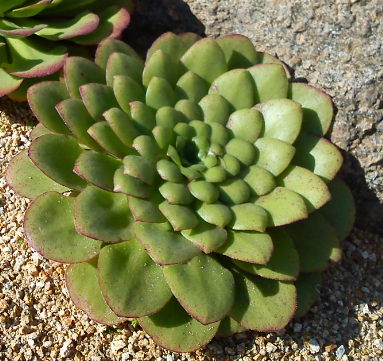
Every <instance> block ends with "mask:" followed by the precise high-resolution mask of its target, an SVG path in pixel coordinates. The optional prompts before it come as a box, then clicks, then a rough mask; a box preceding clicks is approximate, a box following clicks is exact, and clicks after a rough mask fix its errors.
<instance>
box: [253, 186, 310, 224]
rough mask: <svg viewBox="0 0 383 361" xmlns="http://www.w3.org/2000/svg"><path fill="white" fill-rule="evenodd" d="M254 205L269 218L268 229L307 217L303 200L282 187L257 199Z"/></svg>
mask: <svg viewBox="0 0 383 361" xmlns="http://www.w3.org/2000/svg"><path fill="white" fill-rule="evenodd" d="M255 204H257V205H258V206H260V207H262V208H263V209H265V210H266V212H267V214H268V216H269V217H268V218H269V221H268V227H273V226H275V227H277V226H282V225H284V224H289V223H292V222H296V221H299V220H301V219H304V218H307V216H308V213H307V207H306V204H305V201H304V200H303V198H302V197H301V196H300V195H299V194H298V193H295V192H293V191H291V190H289V189H287V188H284V187H276V188H275V189H274V190H273V191H272V192H270V193H268V194H266V195H264V196H261V197H259V198H258V199H257V200H256V201H255ZM299 224H300V223H299Z"/></svg>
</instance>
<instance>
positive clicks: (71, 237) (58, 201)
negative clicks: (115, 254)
mask: <svg viewBox="0 0 383 361" xmlns="http://www.w3.org/2000/svg"><path fill="white" fill-rule="evenodd" d="M74 202H75V198H73V197H65V196H63V195H61V194H60V193H57V192H46V193H44V194H42V195H40V196H39V197H37V198H36V199H35V200H34V201H33V203H32V204H31V205H30V207H28V210H27V213H26V214H25V218H24V230H25V234H26V236H27V240H28V243H29V244H30V245H31V247H32V248H33V249H34V250H36V251H37V252H39V253H41V254H42V255H43V256H44V257H46V258H49V259H51V260H54V261H56V262H62V263H78V262H85V261H88V260H90V259H91V258H93V257H94V256H96V255H97V254H98V253H99V251H100V249H101V242H99V241H95V240H93V239H90V238H87V237H84V236H82V235H81V234H79V233H77V232H76V229H75V226H74V223H73V216H72V208H73V204H74Z"/></svg>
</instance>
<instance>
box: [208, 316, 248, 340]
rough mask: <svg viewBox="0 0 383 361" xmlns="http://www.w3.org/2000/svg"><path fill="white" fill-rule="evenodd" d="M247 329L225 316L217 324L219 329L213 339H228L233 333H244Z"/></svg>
mask: <svg viewBox="0 0 383 361" xmlns="http://www.w3.org/2000/svg"><path fill="white" fill-rule="evenodd" d="M246 330H247V328H246V327H243V326H241V325H240V324H239V323H238V322H237V321H235V320H233V319H232V318H231V317H229V316H226V317H225V318H224V319H223V320H222V321H221V322H220V324H219V328H218V331H217V333H216V334H215V337H228V336H231V335H234V334H235V333H239V332H243V331H246Z"/></svg>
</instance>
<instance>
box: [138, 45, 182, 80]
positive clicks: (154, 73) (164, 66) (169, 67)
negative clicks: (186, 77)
mask: <svg viewBox="0 0 383 361" xmlns="http://www.w3.org/2000/svg"><path fill="white" fill-rule="evenodd" d="M176 66H177V63H176V62H175V61H174V60H173V59H172V57H171V56H170V55H168V54H167V53H165V52H164V51H162V50H161V49H158V50H156V51H155V52H154V53H153V54H151V56H150V58H149V59H148V60H147V61H146V63H145V68H144V71H143V73H142V84H143V85H144V86H145V87H147V86H148V85H149V83H150V81H151V80H152V78H153V77H159V78H163V79H165V80H166V81H167V82H168V83H169V84H170V85H171V86H175V84H176V82H177V78H178V77H177V73H176V72H175V69H176Z"/></svg>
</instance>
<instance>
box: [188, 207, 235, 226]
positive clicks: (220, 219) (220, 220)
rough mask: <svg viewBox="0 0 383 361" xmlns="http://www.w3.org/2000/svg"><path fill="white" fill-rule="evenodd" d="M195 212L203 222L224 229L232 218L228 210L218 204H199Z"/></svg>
mask: <svg viewBox="0 0 383 361" xmlns="http://www.w3.org/2000/svg"><path fill="white" fill-rule="evenodd" d="M196 212H197V214H198V215H199V216H200V217H201V218H202V219H203V220H204V221H205V222H207V223H210V224H214V225H216V226H218V227H225V226H226V225H227V224H229V223H230V221H231V219H232V217H233V215H232V213H231V211H230V208H229V207H227V206H225V205H224V204H220V203H211V204H207V203H202V202H200V203H198V204H197V205H196Z"/></svg>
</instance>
